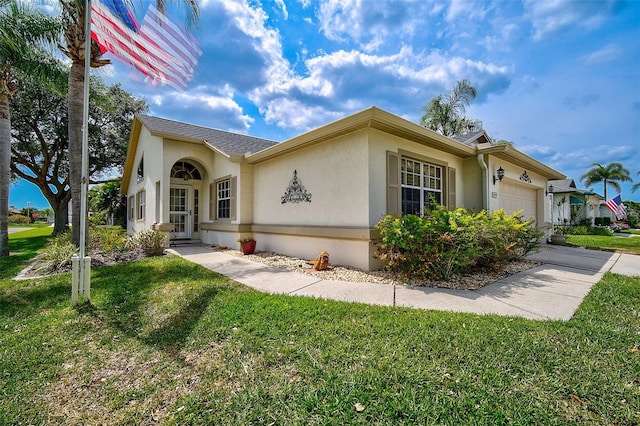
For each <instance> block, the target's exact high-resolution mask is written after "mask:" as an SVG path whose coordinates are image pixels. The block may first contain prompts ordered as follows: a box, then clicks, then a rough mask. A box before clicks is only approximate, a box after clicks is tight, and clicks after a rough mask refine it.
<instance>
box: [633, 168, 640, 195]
mask: <svg viewBox="0 0 640 426" xmlns="http://www.w3.org/2000/svg"><path fill="white" fill-rule="evenodd" d="M638 176H640V171H638ZM638 188H640V182H638V183H636V184H635V185H633V186H632V187H631V192H636V191H637V190H638Z"/></svg>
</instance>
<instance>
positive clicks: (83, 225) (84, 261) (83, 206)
mask: <svg viewBox="0 0 640 426" xmlns="http://www.w3.org/2000/svg"><path fill="white" fill-rule="evenodd" d="M90 73H91V0H86V3H85V11H84V94H83V100H82V179H81V189H80V277H79V278H80V280H79V281H80V289H79V290H80V293H81V294H83V295H84V300H85V302H87V301H89V298H90V288H91V258H90V257H87V256H85V245H86V240H87V192H88V187H89V77H90Z"/></svg>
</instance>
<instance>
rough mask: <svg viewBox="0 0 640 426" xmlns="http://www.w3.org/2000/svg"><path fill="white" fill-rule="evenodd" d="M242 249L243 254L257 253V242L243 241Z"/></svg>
mask: <svg viewBox="0 0 640 426" xmlns="http://www.w3.org/2000/svg"><path fill="white" fill-rule="evenodd" d="M240 248H241V249H242V254H251V253H253V252H254V251H256V242H255V241H243V242H241V243H240Z"/></svg>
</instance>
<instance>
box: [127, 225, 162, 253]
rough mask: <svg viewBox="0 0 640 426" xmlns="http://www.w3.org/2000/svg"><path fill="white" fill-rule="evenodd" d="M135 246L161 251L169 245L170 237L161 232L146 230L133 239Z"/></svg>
mask: <svg viewBox="0 0 640 426" xmlns="http://www.w3.org/2000/svg"><path fill="white" fill-rule="evenodd" d="M132 239H133V244H134V245H135V246H136V247H139V248H141V249H161V248H164V247H165V246H166V245H167V244H168V243H169V236H168V235H167V234H166V233H164V232H160V231H154V230H151V229H145V230H143V231H140V232H137V233H136V234H135V235H134V236H133V237H132Z"/></svg>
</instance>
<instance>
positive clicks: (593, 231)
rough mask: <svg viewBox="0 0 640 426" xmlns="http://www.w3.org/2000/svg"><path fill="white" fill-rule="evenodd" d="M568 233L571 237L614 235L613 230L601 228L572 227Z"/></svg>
mask: <svg viewBox="0 0 640 426" xmlns="http://www.w3.org/2000/svg"><path fill="white" fill-rule="evenodd" d="M568 233H569V234H570V235H602V236H606V237H610V236H612V235H613V232H612V231H611V229H609V228H603V227H599V226H572V227H571V228H570V229H569V232H568Z"/></svg>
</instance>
